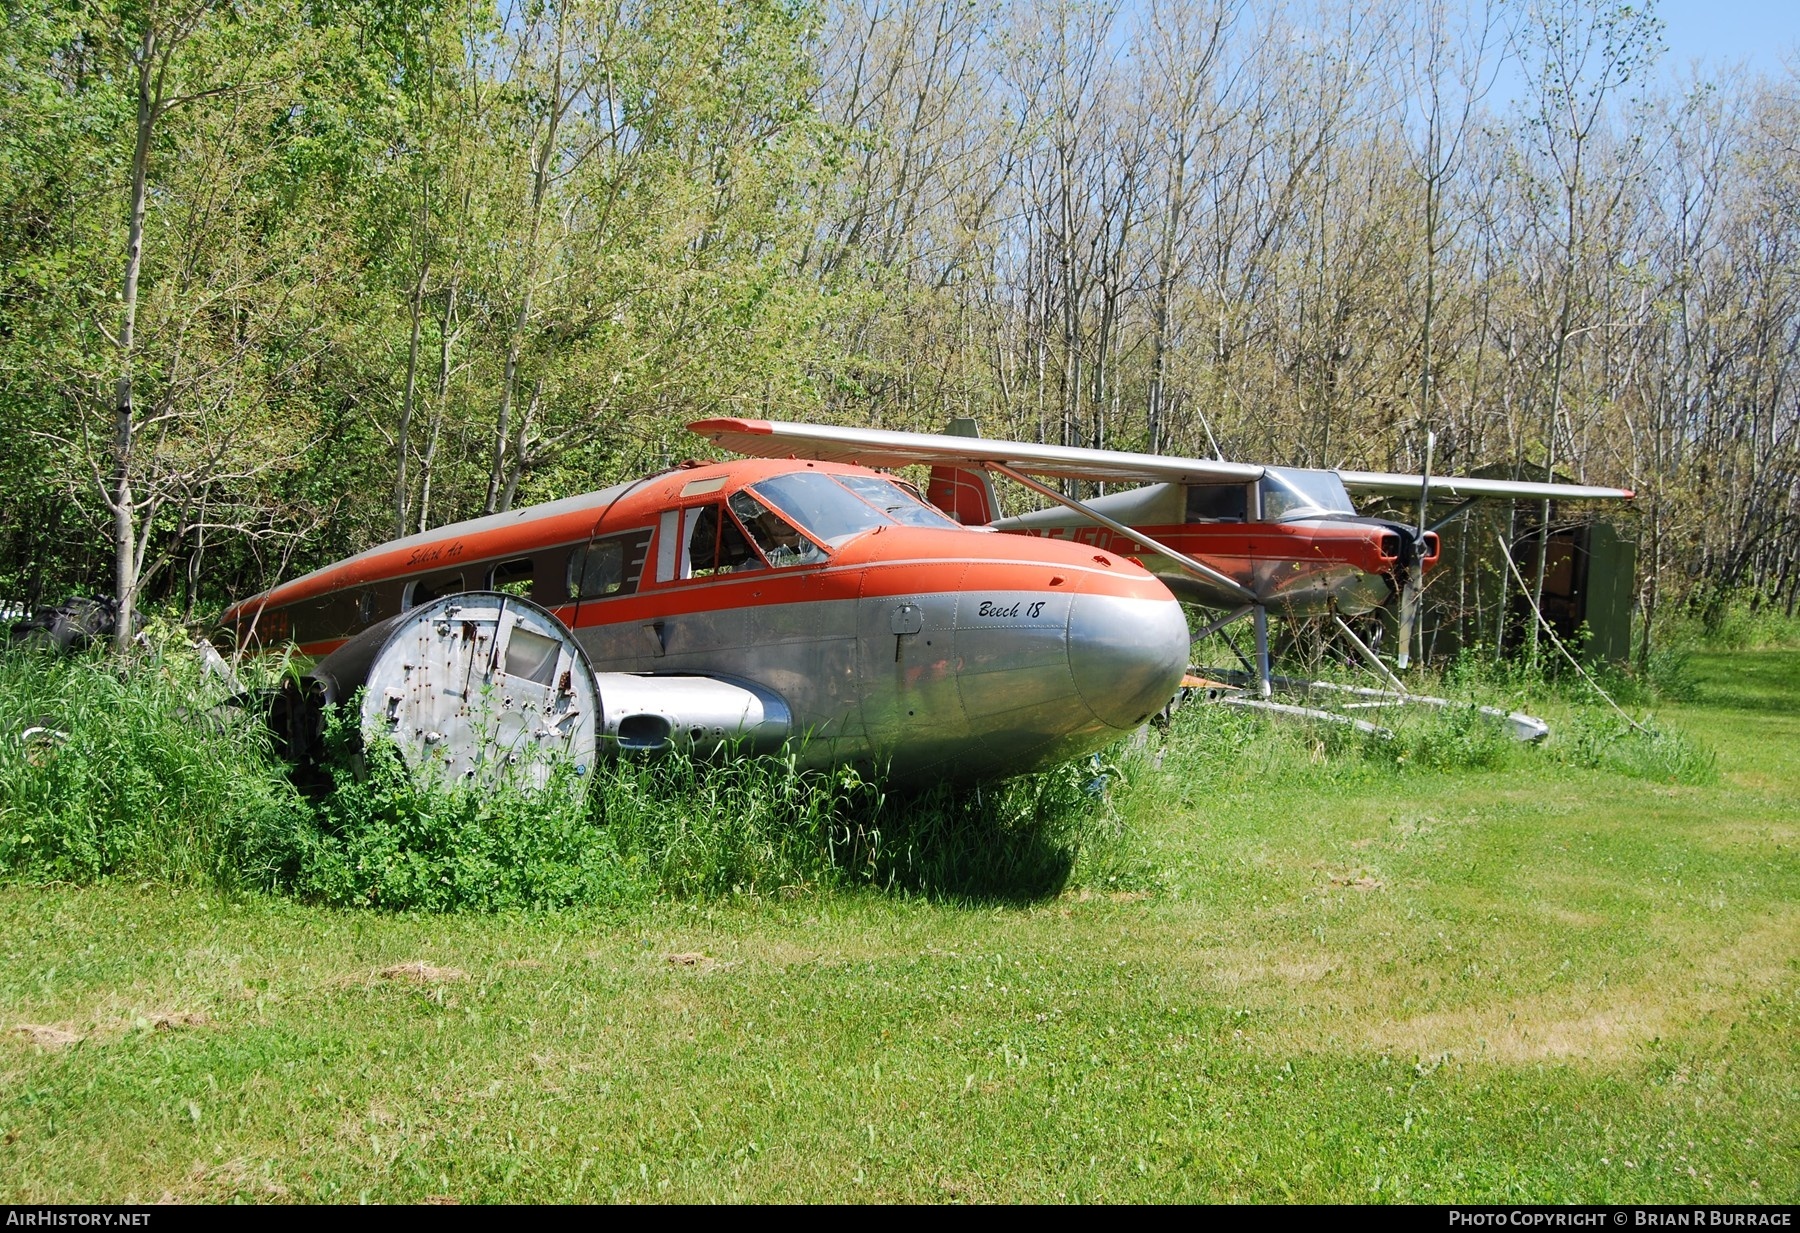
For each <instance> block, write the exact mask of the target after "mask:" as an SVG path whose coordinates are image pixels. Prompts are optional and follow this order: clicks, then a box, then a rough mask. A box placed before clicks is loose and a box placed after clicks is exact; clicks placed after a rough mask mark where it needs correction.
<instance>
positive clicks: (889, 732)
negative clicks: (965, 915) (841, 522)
mask: <svg viewBox="0 0 1800 1233" xmlns="http://www.w3.org/2000/svg"><path fill="white" fill-rule="evenodd" d="M970 568H971V569H977V568H980V563H972V564H971V566H970ZM1067 572H1068V573H1069V574H1071V575H1073V576H1071V577H1070V582H1071V583H1072V584H1074V585H1071V586H1070V588H1069V591H1067V592H1048V593H1047V592H1043V591H982V590H967V591H962V590H956V591H939V592H934V593H926V594H917V595H902V596H892V595H879V596H867V597H864V598H860V599H855V600H837V601H831V600H813V601H808V602H804V603H791V604H775V605H767V606H762V607H750V608H745V607H727V606H724V605H721V606H720V607H718V608H716V609H713V610H710V611H704V612H696V613H689V614H682V615H671V616H668V617H665V618H663V619H662V620H661V621H659V622H657V624H658V625H660V626H661V628H660V630H659V631H658V632H657V637H658V638H659V639H660V640H661V643H662V647H663V650H662V653H661V654H657V653H656V652H655V650H654V648H653V647H652V646H650V645H649V639H648V638H647V636H646V635H645V633H644V631H643V630H641V629H639V628H636V627H628V626H624V625H599V626H586V627H583V628H582V629H581V630H580V631H579V632H580V638H581V641H582V645H583V647H584V648H585V649H586V650H587V652H588V654H589V656H590V657H591V658H592V660H593V663H594V665H595V667H596V668H598V669H599V670H600V671H601V673H602V676H601V679H602V681H603V682H605V681H609V680H612V679H614V678H613V677H612V676H611V675H610V674H613V673H618V672H650V671H654V672H656V673H658V674H659V675H658V676H657V677H656V678H653V679H645V680H644V684H645V686H646V687H647V688H654V687H656V686H657V685H659V684H660V683H661V682H662V681H663V680H665V679H666V677H665V676H664V675H661V674H667V673H670V672H682V673H695V674H705V675H707V676H713V677H718V676H728V677H731V678H735V679H737V680H740V681H755V682H757V683H758V684H759V685H760V686H762V687H763V688H764V689H767V690H770V691H772V692H773V693H775V694H777V695H779V697H780V699H781V700H782V701H784V702H785V703H786V705H787V707H788V709H789V711H790V713H791V716H792V719H791V723H792V729H793V735H792V737H791V738H790V739H791V742H792V748H793V750H794V752H795V753H796V756H797V757H798V759H799V761H800V762H801V763H802V764H803V765H808V766H825V765H830V764H835V763H845V762H848V763H853V764H861V765H866V766H868V767H870V768H871V769H885V770H886V772H887V774H888V776H889V778H890V779H892V780H899V781H912V782H918V781H922V780H926V779H940V778H941V779H951V780H961V781H966V780H973V779H981V778H987V777H992V776H996V775H1003V774H1018V773H1020V772H1022V771H1026V770H1030V769H1034V768H1036V767H1041V766H1044V765H1047V764H1050V763H1053V762H1057V761H1061V760H1064V759H1067V758H1071V757H1077V756H1080V755H1082V754H1086V753H1090V752H1094V751H1096V750H1099V749H1102V748H1104V747H1105V746H1107V745H1109V744H1111V743H1112V742H1113V741H1116V740H1118V739H1119V738H1120V737H1121V736H1123V735H1125V734H1126V733H1128V732H1130V731H1132V730H1133V729H1135V728H1137V727H1138V726H1139V725H1141V724H1142V723H1144V722H1145V721H1146V720H1147V719H1148V718H1149V717H1150V716H1151V715H1152V714H1154V713H1155V712H1156V711H1157V710H1159V709H1160V708H1161V707H1162V706H1164V705H1165V704H1166V703H1167V702H1168V700H1169V698H1170V697H1172V696H1173V695H1174V692H1175V690H1176V688H1177V687H1178V686H1179V684H1180V681H1181V676H1182V673H1183V672H1184V671H1185V670H1186V667H1187V658H1188V633H1187V622H1186V619H1185V618H1184V617H1183V615H1182V612H1181V608H1180V605H1179V604H1178V603H1176V602H1175V600H1174V599H1173V598H1164V599H1131V598H1124V597H1119V596H1113V595H1104V594H1093V593H1089V592H1087V591H1086V590H1085V589H1084V588H1083V587H1082V585H1081V584H1082V582H1083V581H1085V580H1084V579H1082V578H1081V577H1080V575H1079V574H1077V573H1076V572H1075V571H1072V570H1071V571H1067ZM606 705H607V711H608V727H609V729H611V728H613V726H614V724H615V722H616V721H615V719H614V716H615V714H616V713H617V708H616V707H615V705H614V703H613V700H612V698H611V696H610V694H609V695H608V696H607V698H606Z"/></svg>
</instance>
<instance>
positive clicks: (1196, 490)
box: [1185, 483, 1250, 522]
mask: <svg viewBox="0 0 1800 1233" xmlns="http://www.w3.org/2000/svg"><path fill="white" fill-rule="evenodd" d="M1249 492H1250V490H1249V489H1248V488H1247V487H1245V485H1243V484H1242V483H1237V484H1189V485H1188V490H1187V517H1186V519H1185V521H1187V522H1243V521H1244V519H1245V518H1247V517H1248V516H1249V500H1248V497H1249Z"/></svg>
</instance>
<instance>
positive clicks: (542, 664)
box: [223, 460, 1188, 781]
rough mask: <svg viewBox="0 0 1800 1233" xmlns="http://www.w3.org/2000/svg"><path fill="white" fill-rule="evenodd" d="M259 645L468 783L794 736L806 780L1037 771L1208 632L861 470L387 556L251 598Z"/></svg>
mask: <svg viewBox="0 0 1800 1233" xmlns="http://www.w3.org/2000/svg"><path fill="white" fill-rule="evenodd" d="M223 619H224V623H225V625H226V626H227V628H228V629H229V630H230V631H231V632H232V633H233V634H234V635H235V636H236V638H237V639H238V641H239V642H240V644H242V645H252V644H269V643H274V642H285V643H292V644H294V645H297V646H298V648H299V649H300V650H301V651H302V652H304V653H306V654H308V655H311V656H317V657H322V658H320V659H319V662H318V663H317V665H316V666H315V667H314V668H313V669H312V671H311V673H310V675H309V676H308V677H307V678H306V684H305V686H304V687H303V688H301V689H299V691H298V693H297V694H294V693H293V692H292V691H290V696H289V698H288V711H287V713H286V714H285V716H283V717H280V718H279V722H278V725H277V726H278V731H279V732H282V733H285V738H284V739H285V740H286V743H287V745H288V747H289V749H290V751H292V752H301V753H303V752H305V747H306V746H307V745H308V744H309V743H312V742H316V740H317V738H318V731H319V726H320V719H319V715H320V713H321V711H322V709H323V707H324V706H326V705H329V704H334V703H347V702H350V701H351V700H352V699H355V698H359V697H360V698H361V700H362V701H361V706H362V728H363V731H364V733H365V735H368V734H385V735H388V736H390V737H392V738H393V739H394V740H395V741H397V742H398V743H399V744H400V746H401V748H402V752H403V754H405V756H406V757H407V759H408V761H409V762H411V763H414V764H422V763H428V762H430V761H431V760H432V759H433V758H434V757H438V758H441V759H443V760H445V761H446V764H447V765H448V767H449V769H450V770H451V771H452V772H454V773H455V774H458V775H463V776H471V777H472V776H477V775H479V774H481V773H482V767H483V766H491V765H493V764H495V763H496V762H505V761H508V760H516V759H518V758H520V757H523V756H525V754H527V753H530V752H534V751H542V750H544V749H545V748H549V749H550V750H552V751H554V752H558V753H561V754H564V755H567V756H568V757H570V758H571V759H573V760H574V761H575V762H576V763H577V764H580V765H585V763H586V761H587V760H588V759H590V758H591V757H593V756H597V755H604V754H605V752H606V751H607V750H608V749H609V748H627V749H629V748H637V749H658V748H665V747H670V746H682V747H688V748H692V749H695V750H697V751H706V750H710V749H715V748H719V747H723V746H726V745H729V744H734V743H735V744H737V745H739V746H748V747H749V748H751V749H757V750H769V749H773V748H777V747H781V746H783V745H785V746H787V747H788V748H790V749H792V750H793V751H794V752H795V754H796V757H797V758H798V759H799V760H800V761H801V762H802V763H803V764H808V765H824V764H838V763H851V764H866V765H869V766H875V767H885V768H887V771H888V773H889V774H890V775H892V776H894V777H896V778H900V779H905V780H913V781H918V780H922V779H927V778H931V779H936V778H954V779H963V780H967V779H975V778H982V777H988V776H998V775H1009V774H1016V773H1019V772H1023V771H1026V770H1029V769H1031V768H1033V767H1037V766H1041V765H1044V764H1046V763H1049V762H1053V761H1057V760H1061V759H1064V758H1069V757H1073V756H1078V755H1080V754H1083V753H1086V752H1089V751H1091V750H1095V749H1099V748H1101V747H1104V746H1105V745H1107V744H1109V743H1111V742H1112V741H1114V740H1116V739H1117V738H1118V737H1119V736H1120V735H1122V734H1123V733H1125V732H1129V731H1131V730H1132V729H1134V728H1136V727H1137V726H1138V725H1140V724H1142V723H1143V722H1144V721H1145V719H1146V718H1147V717H1148V716H1149V715H1151V714H1152V713H1154V712H1155V711H1157V710H1158V709H1160V708H1161V707H1162V706H1163V705H1164V704H1165V703H1167V702H1168V700H1169V699H1170V697H1171V696H1173V694H1174V693H1175V691H1176V689H1177V687H1178V685H1179V683H1180V681H1181V677H1182V673H1183V671H1184V669H1185V667H1186V665H1187V656H1188V636H1187V623H1186V619H1185V617H1184V616H1183V614H1182V611H1181V607H1180V604H1179V603H1178V602H1177V601H1176V599H1175V598H1174V596H1173V595H1171V593H1170V592H1169V589H1168V588H1167V587H1166V586H1165V585H1164V584H1163V582H1162V581H1161V580H1160V579H1158V578H1157V577H1156V576H1155V575H1154V574H1152V573H1150V572H1148V571H1147V570H1145V569H1144V568H1142V567H1141V566H1140V565H1138V564H1137V563H1136V562H1134V561H1132V560H1130V559H1129V558H1128V557H1126V556H1123V555H1121V554H1119V553H1116V552H1114V551H1112V550H1111V549H1110V548H1106V547H1101V546H1097V545H1092V544H1086V543H1070V542H1067V541H1065V540H1060V539H1027V538H1021V537H1018V536H1003V535H994V534H992V533H989V532H986V531H983V530H976V529H970V528H965V527H963V526H961V525H959V524H958V523H957V522H955V521H953V520H952V519H950V518H948V517H946V516H944V515H943V514H942V513H940V512H938V511H937V510H935V509H933V508H932V507H931V506H930V505H928V504H926V503H925V502H924V501H922V500H920V499H919V498H918V497H917V496H916V495H915V494H913V493H912V492H910V491H908V490H907V489H905V488H904V487H902V486H901V485H899V484H897V483H895V482H894V481H892V480H890V479H889V478H887V477H885V476H883V475H881V474H879V473H877V472H875V471H872V470H869V469H867V468H864V467H859V466H849V465H839V464H834V463H830V462H816V461H785V460H782V461H762V460H738V461H735V462H727V463H714V464H709V465H700V464H688V465H687V466H684V467H680V468H676V469H674V470H671V471H666V472H663V473H661V474H659V475H653V476H650V477H648V478H646V479H642V480H638V481H636V482H634V483H627V484H621V485H619V486H617V487H614V488H609V489H607V490H605V491H603V492H595V493H588V494H586V495H583V496H578V497H571V498H569V499H567V500H563V501H557V502H553V503H551V504H547V505H539V506H535V507H532V508H528V509H522V510H518V511H515V512H510V513H503V514H496V515H492V516H489V517H486V518H479V519H476V520H473V521H470V522H462V523H457V524H455V525H453V526H447V527H443V528H441V529H439V530H434V531H429V532H426V533H424V534H421V535H415V536H412V537H410V538H406V539H400V540H396V541H394V542H392V543H387V544H382V545H380V546H379V547H376V548H371V549H369V550H368V551H367V552H363V553H361V554H359V555H357V556H354V557H351V558H349V559H348V560H345V561H341V562H338V563H337V564H335V565H331V566H327V567H326V568H324V569H320V570H317V571H315V572H313V573H310V574H307V575H306V576H305V577H302V578H297V579H294V580H293V581H291V582H287V583H284V584H282V585H280V586H277V587H275V588H274V589H272V590H270V591H268V592H266V593H264V594H261V595H258V596H255V597H252V598H250V599H247V600H244V601H242V602H241V603H238V604H236V605H235V606H233V607H232V608H231V609H229V610H228V611H227V612H226V613H225V614H224V618H223Z"/></svg>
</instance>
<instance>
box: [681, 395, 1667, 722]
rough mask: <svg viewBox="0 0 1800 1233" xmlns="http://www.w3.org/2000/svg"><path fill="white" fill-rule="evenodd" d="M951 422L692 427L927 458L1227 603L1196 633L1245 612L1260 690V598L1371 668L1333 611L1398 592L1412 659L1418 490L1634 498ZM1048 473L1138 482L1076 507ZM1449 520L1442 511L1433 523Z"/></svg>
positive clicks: (892, 459) (732, 445)
mask: <svg viewBox="0 0 1800 1233" xmlns="http://www.w3.org/2000/svg"><path fill="white" fill-rule="evenodd" d="M958 427H959V428H961V429H963V432H961V433H957V434H934V433H912V432H891V431H885V430H881V429H863V428H842V427H833V426H826V425H817V424H791V423H780V422H775V421H769V420H747V419H709V420H700V421H697V422H695V423H693V424H690V425H689V428H690V429H691V430H692V431H693V432H695V433H698V434H700V435H701V436H704V437H706V438H707V439H708V440H710V441H712V442H714V443H715V444H717V445H720V446H722V447H723V448H725V449H728V450H732V451H735V452H737V453H740V454H747V455H750V456H753V457H767V458H781V457H788V458H811V459H818V460H828V461H832V462H840V463H856V464H860V465H863V466H869V467H900V466H910V465H918V464H923V465H925V466H929V467H930V468H931V472H930V480H929V484H928V488H927V495H928V496H929V497H930V499H931V500H932V501H933V502H934V503H935V504H936V505H937V506H938V507H939V508H940V509H943V510H944V511H946V512H947V513H949V514H950V515H951V516H952V517H954V518H956V519H957V520H958V521H960V522H963V523H965V524H969V525H986V526H991V527H993V528H995V529H996V530H1001V531H1011V532H1016V533H1020V534H1023V535H1028V536H1034V537H1049V538H1060V539H1066V540H1073V541H1075V542H1078V543H1082V544H1088V545H1091V546H1092V547H1094V548H1096V549H1099V550H1102V551H1105V552H1108V553H1112V554H1114V555H1116V556H1120V557H1125V556H1129V557H1132V558H1135V559H1136V560H1138V561H1140V562H1142V564H1143V565H1144V566H1145V567H1146V568H1148V569H1149V570H1151V571H1152V572H1153V573H1155V574H1156V575H1157V576H1158V577H1160V578H1162V579H1163V581H1164V582H1166V583H1168V585H1169V587H1170V589H1171V590H1172V591H1173V592H1174V593H1175V594H1176V595H1177V596H1179V597H1181V598H1182V599H1184V600H1187V601H1189V602H1192V603H1196V604H1199V605H1201V606H1204V607H1207V608H1211V609H1222V610H1224V615H1223V616H1221V617H1220V618H1219V619H1218V620H1216V621H1214V622H1213V623H1212V624H1210V625H1208V626H1206V627H1205V628H1204V629H1202V630H1201V631H1200V633H1199V634H1198V635H1196V637H1203V636H1205V635H1207V634H1210V633H1213V632H1215V631H1217V630H1219V629H1221V628H1223V627H1224V626H1226V625H1228V624H1230V623H1231V622H1233V621H1236V620H1239V619H1242V618H1244V617H1249V618H1251V620H1252V621H1253V623H1254V626H1255V633H1256V655H1257V663H1256V671H1257V675H1258V677H1259V678H1260V684H1261V690H1262V692H1263V693H1264V694H1265V695H1266V694H1267V693H1268V691H1269V680H1270V674H1269V653H1268V618H1267V613H1268V610H1269V608H1270V607H1276V608H1279V609H1282V610H1285V611H1288V612H1292V613H1293V614H1295V615H1300V616H1311V615H1330V616H1333V617H1335V618H1337V619H1338V624H1339V626H1340V627H1341V629H1342V630H1343V632H1344V634H1345V635H1346V636H1347V637H1348V638H1350V639H1351V640H1352V642H1353V644H1354V645H1355V646H1356V647H1357V649H1358V650H1359V651H1360V652H1362V654H1363V655H1364V656H1365V658H1367V659H1368V660H1369V661H1370V663H1371V666H1373V667H1375V668H1376V669H1377V670H1378V671H1380V672H1382V673H1383V674H1386V673H1387V669H1386V668H1385V667H1384V666H1383V665H1382V664H1381V661H1380V659H1379V657H1378V656H1376V655H1375V654H1374V653H1373V652H1372V651H1371V650H1370V649H1369V648H1368V647H1367V646H1366V645H1365V644H1364V643H1363V641H1362V640H1361V639H1360V638H1358V637H1357V636H1356V634H1355V632H1354V631H1353V630H1351V628H1350V627H1349V626H1348V625H1345V624H1344V623H1343V620H1342V618H1343V617H1347V616H1358V615H1361V614H1363V613H1367V612H1369V611H1370V610H1372V609H1374V608H1376V607H1378V606H1380V605H1381V604H1383V603H1386V602H1387V601H1388V600H1389V599H1390V598H1392V597H1394V596H1395V595H1399V596H1401V597H1402V604H1401V609H1402V611H1401V637H1400V640H1399V641H1400V654H1399V664H1400V666H1401V667H1402V668H1405V667H1406V666H1407V660H1408V654H1409V649H1410V647H1409V644H1410V642H1411V632H1412V626H1413V623H1414V622H1415V621H1416V619H1417V613H1418V606H1419V595H1420V592H1421V590H1422V586H1423V580H1424V573H1425V571H1426V570H1427V569H1429V568H1430V567H1431V566H1432V565H1434V564H1435V563H1436V562H1437V559H1438V550H1439V545H1438V536H1437V534H1436V531H1435V530H1434V529H1433V528H1431V527H1427V526H1425V525H1424V518H1423V505H1424V499H1425V498H1426V497H1427V496H1429V497H1432V498H1450V499H1457V500H1460V501H1462V502H1463V504H1462V505H1459V506H1458V507H1457V509H1456V510H1455V511H1454V512H1453V513H1452V514H1451V515H1450V516H1449V517H1454V516H1455V515H1456V514H1459V513H1461V512H1462V511H1463V510H1464V509H1465V508H1466V507H1467V504H1468V503H1469V502H1472V501H1475V500H1479V499H1481V498H1489V497H1492V498H1510V499H1520V498H1533V499H1543V498H1553V499H1559V500H1574V499H1588V500H1629V499H1630V498H1631V496H1632V494H1631V493H1630V492H1628V491H1626V490H1624V489H1619V488H1599V487H1588V486H1583V485H1573V484H1552V483H1533V482H1528V481H1511V480H1484V479H1468V478H1461V477H1453V476H1409V475H1392V474H1385V473H1378V472H1369V471H1324V470H1309V469H1304V468H1298V467H1275V466H1261V465H1256V464H1247V463H1235V462H1221V461H1215V460H1209V459H1200V458H1173V457H1165V456H1162V455H1157V454H1134V453H1126V452H1120V451H1114V450H1094V449H1081V448H1073V447H1067V446H1057V445H1037V444H1030V443H1025V442H1015V441H997V440H989V439H986V438H979V437H975V436H973V435H972V432H973V424H972V423H971V422H970V421H960V422H959V423H958ZM965 433H966V434H969V435H964V434H965ZM990 475H1001V476H1005V477H1006V478H1008V479H1010V480H1013V481H1014V482H1016V483H1018V484H1020V485H1022V486H1024V487H1025V488H1028V489H1030V490H1031V491H1033V492H1036V493H1038V494H1039V495H1040V496H1042V497H1045V498H1047V499H1048V500H1049V501H1050V502H1051V503H1052V504H1051V505H1050V506H1049V507H1047V508H1044V509H1040V510H1036V511H1034V512H1031V513H1026V514H1020V515H1015V516H1012V517H1004V516H1002V515H1001V511H1000V507H999V503H998V501H997V500H996V498H995V494H994V489H993V486H992V483H991V481H990V478H989V477H990ZM1044 479H1074V480H1083V481H1089V482H1098V483H1106V484H1135V485H1138V487H1133V488H1128V489H1125V490H1123V491H1117V492H1108V493H1105V494H1103V495H1101V496H1096V497H1091V498H1088V499H1086V500H1077V499H1076V498H1074V497H1070V496H1068V495H1066V494H1064V493H1062V492H1061V491H1059V490H1058V489H1056V488H1054V487H1052V486H1051V485H1049V484H1045V483H1043V482H1042V480H1044ZM1352 492H1359V493H1367V494H1380V495H1387V496H1400V497H1407V498H1412V499H1415V500H1419V501H1420V505H1421V516H1420V518H1419V519H1418V520H1417V522H1416V523H1413V524H1408V523H1405V522H1397V521H1393V520H1388V519H1380V518H1367V517H1362V516H1359V515H1358V514H1357V512H1356V507H1355V505H1354V504H1353V503H1352V501H1351V497H1350V494H1351V493H1352ZM1446 521H1448V518H1445V519H1440V520H1439V523H1438V525H1442V524H1443V523H1444V522H1446ZM1390 679H1392V678H1391V677H1390ZM1396 684H1397V682H1396Z"/></svg>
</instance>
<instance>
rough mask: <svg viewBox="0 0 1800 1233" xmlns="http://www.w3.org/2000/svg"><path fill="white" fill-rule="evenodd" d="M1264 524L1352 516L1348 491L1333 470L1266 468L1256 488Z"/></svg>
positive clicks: (1351, 505) (1352, 508)
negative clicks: (1323, 516) (1259, 497)
mask: <svg viewBox="0 0 1800 1233" xmlns="http://www.w3.org/2000/svg"><path fill="white" fill-rule="evenodd" d="M1258 488H1259V490H1260V493H1261V499H1262V520H1263V521H1264V522H1287V521H1289V520H1292V519H1296V518H1317V517H1320V516H1321V515H1326V514H1355V513H1356V506H1355V505H1354V504H1353V503H1352V502H1351V500H1350V493H1349V490H1348V489H1346V488H1345V487H1344V481H1343V480H1341V479H1339V478H1338V474H1337V472H1336V471H1304V470H1300V469H1298V468H1290V467H1269V468H1267V469H1265V470H1264V472H1263V478H1262V482H1261V483H1260V484H1259V485H1258Z"/></svg>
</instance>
